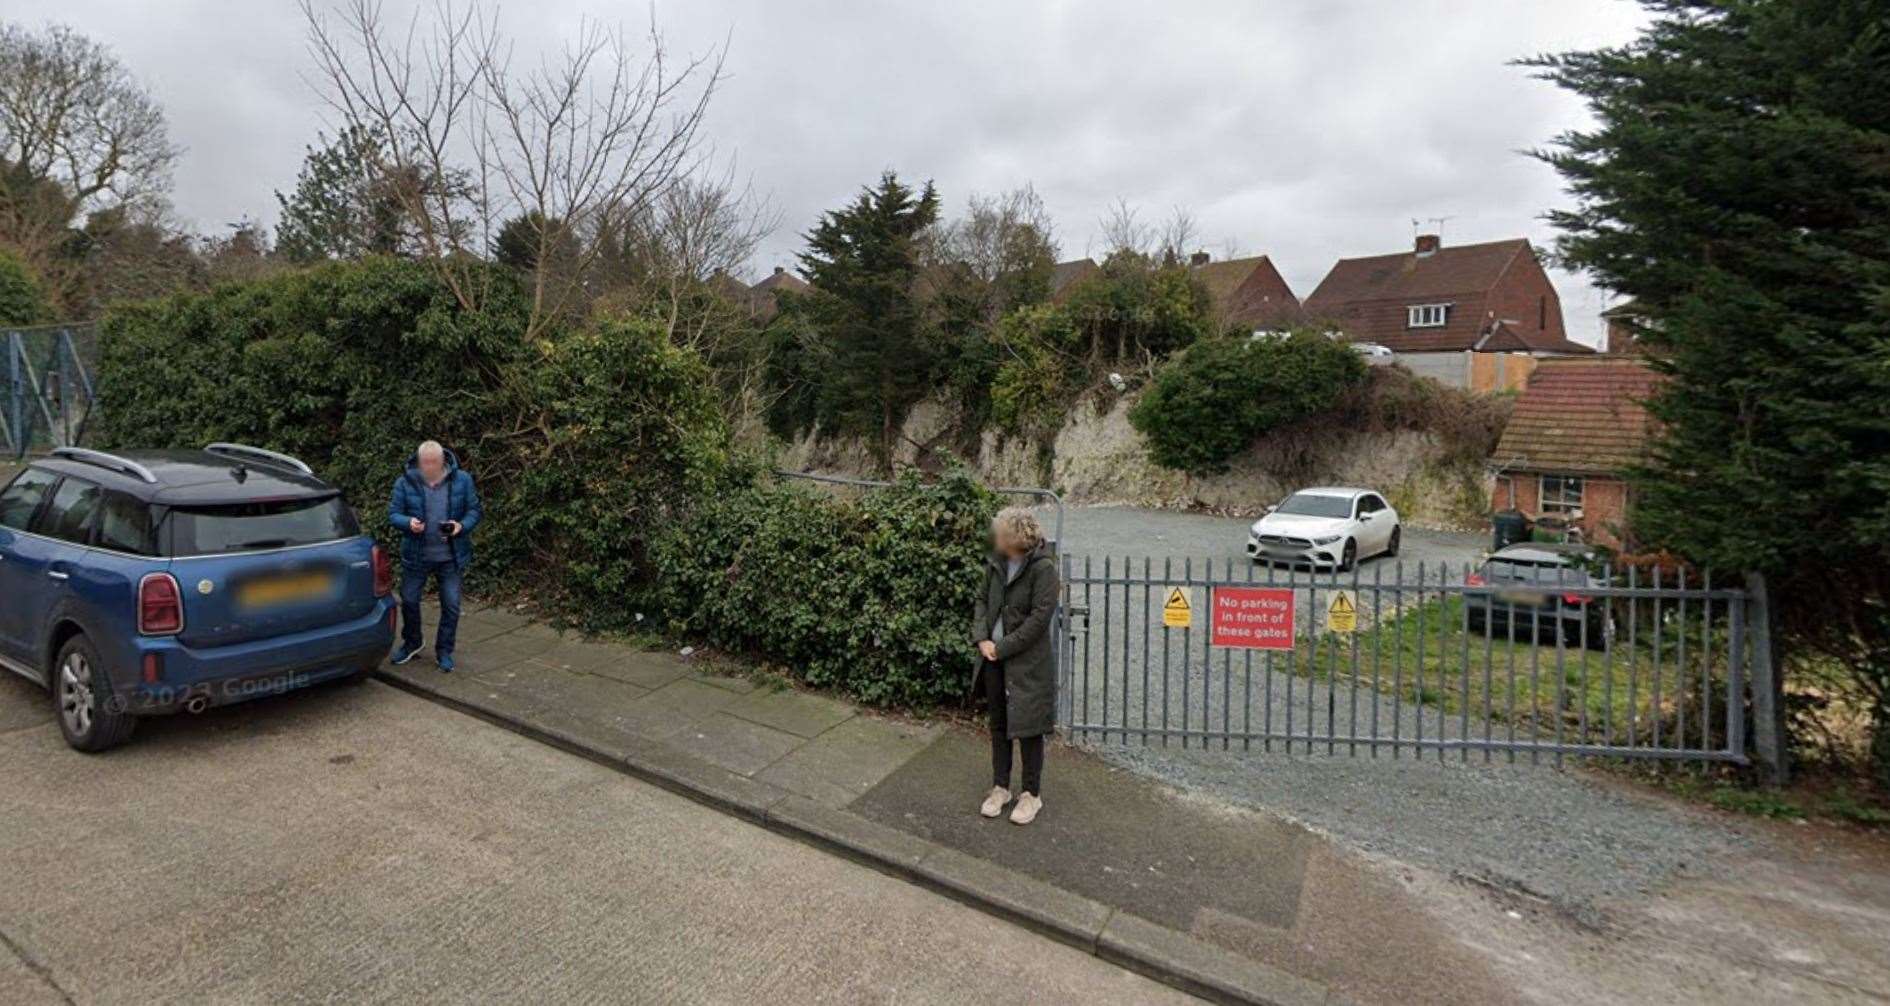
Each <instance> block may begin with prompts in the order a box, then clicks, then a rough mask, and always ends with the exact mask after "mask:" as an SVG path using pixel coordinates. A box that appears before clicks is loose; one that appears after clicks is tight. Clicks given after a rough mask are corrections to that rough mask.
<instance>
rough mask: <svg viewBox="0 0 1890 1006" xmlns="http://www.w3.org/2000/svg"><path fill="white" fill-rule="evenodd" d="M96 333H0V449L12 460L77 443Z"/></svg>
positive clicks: (65, 329)
mask: <svg viewBox="0 0 1890 1006" xmlns="http://www.w3.org/2000/svg"><path fill="white" fill-rule="evenodd" d="M97 345H98V343H97V335H96V332H95V330H94V329H93V328H92V326H90V325H49V326H42V327H39V328H15V329H5V330H0V351H3V352H4V354H5V355H4V358H3V359H0V380H4V381H6V389H7V392H6V399H5V401H4V402H3V403H0V406H3V408H0V449H4V451H5V453H6V455H9V456H11V457H13V458H16V459H17V458H21V457H24V456H25V455H26V453H27V452H28V451H45V450H51V449H52V448H54V447H69V446H72V445H74V444H77V443H78V442H79V440H80V439H81V437H82V436H83V434H84V431H85V424H86V419H87V418H88V416H89V415H90V413H91V410H92V400H93V390H94V389H93V384H92V375H93V373H94V371H95V366H94V365H95V362H96V360H97V352H96V350H97Z"/></svg>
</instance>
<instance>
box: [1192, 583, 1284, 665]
mask: <svg viewBox="0 0 1890 1006" xmlns="http://www.w3.org/2000/svg"><path fill="white" fill-rule="evenodd" d="M1208 610H1209V611H1211V612H1213V615H1212V618H1213V621H1212V622H1210V623H1209V625H1210V627H1211V629H1212V635H1211V636H1210V637H1209V638H1210V641H1211V642H1212V643H1213V644H1214V645H1215V646H1231V647H1237V648H1241V649H1248V650H1290V649H1292V648H1293V624H1294V623H1293V590H1292V588H1290V587H1283V588H1282V587H1215V588H1214V598H1213V601H1212V602H1211V603H1210V604H1209V605H1208Z"/></svg>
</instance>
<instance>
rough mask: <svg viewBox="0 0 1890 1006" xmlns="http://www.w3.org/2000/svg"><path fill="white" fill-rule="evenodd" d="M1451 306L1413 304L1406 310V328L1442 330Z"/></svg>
mask: <svg viewBox="0 0 1890 1006" xmlns="http://www.w3.org/2000/svg"><path fill="white" fill-rule="evenodd" d="M1449 311H1450V305H1449V304H1413V305H1411V306H1410V307H1407V308H1405V309H1404V324H1405V327H1406V328H1442V327H1443V324H1444V315H1446V314H1447V313H1449Z"/></svg>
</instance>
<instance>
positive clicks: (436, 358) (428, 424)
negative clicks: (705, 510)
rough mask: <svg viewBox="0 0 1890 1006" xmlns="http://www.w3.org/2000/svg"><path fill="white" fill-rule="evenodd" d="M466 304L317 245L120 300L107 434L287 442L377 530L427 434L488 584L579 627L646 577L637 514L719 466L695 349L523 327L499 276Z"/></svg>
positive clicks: (641, 327)
mask: <svg viewBox="0 0 1890 1006" xmlns="http://www.w3.org/2000/svg"><path fill="white" fill-rule="evenodd" d="M485 281H486V282H487V283H488V284H489V286H490V291H491V293H490V296H489V297H488V298H487V302H486V304H485V307H484V309H483V310H481V311H479V312H476V313H474V312H467V311H464V310H462V309H461V308H460V307H459V305H458V303H457V301H455V299H454V298H453V297H452V296H451V295H450V294H449V293H448V291H447V290H446V289H445V288H444V287H443V286H442V285H441V284H440V282H439V281H438V279H437V277H436V275H435V273H434V271H433V270H431V269H429V268H427V267H426V266H425V265H424V264H419V263H412V262H401V261H395V260H391V259H369V260H365V261H361V262H354V263H335V264H330V265H325V266H321V267H319V268H315V269H311V270H307V271H302V272H296V273H290V274H285V275H281V276H276V277H271V278H268V279H264V280H259V281H255V282H251V283H244V284H235V285H230V286H224V287H219V288H217V289H215V290H213V291H211V292H210V293H207V294H194V295H191V294H185V295H178V296H174V297H170V298H167V299H164V300H159V301H151V302H146V303H142V304H135V305H130V306H126V307H122V308H118V309H115V310H113V311H112V312H111V313H109V314H108V315H107V316H106V318H105V319H104V322H103V324H102V330H101V352H102V358H101V361H100V380H99V388H100V398H99V407H98V411H97V413H96V415H97V416H98V420H97V421H98V423H99V425H98V427H97V429H96V432H97V435H98V438H99V440H100V441H101V443H102V444H103V445H105V446H123V447H198V446H202V445H203V444H204V443H207V442H209V441H212V440H236V441H243V442H247V443H253V444H256V445H258V446H266V447H271V448H275V449H279V450H284V451H288V452H290V453H293V454H296V455H298V456H300V457H303V458H304V459H306V460H308V461H309V462H310V463H311V464H313V465H315V466H316V467H317V468H318V470H319V471H320V472H321V473H322V475H323V477H324V478H327V479H329V480H330V481H332V482H334V483H335V484H337V485H338V486H340V487H341V488H342V490H343V492H344V493H345V494H346V496H347V498H348V500H349V502H350V503H352V504H353V505H354V506H355V507H356V508H357V509H358V510H359V511H360V512H361V514H362V516H363V519H364V523H365V524H366V525H367V526H368V527H370V528H375V529H377V530H378V532H379V533H380V534H381V535H382V537H383V538H384V539H387V540H389V541H390V543H391V538H392V535H393V532H392V531H391V529H389V528H387V527H386V526H385V525H386V521H385V520H384V519H383V515H384V514H385V513H386V507H387V495H388V490H389V487H390V486H391V485H392V484H393V481H394V479H395V478H396V477H397V476H398V474H399V473H400V471H401V470H402V468H403V466H404V465H405V463H406V460H407V457H408V456H409V454H410V453H411V452H412V451H413V447H414V445H415V444H416V443H418V442H419V441H420V440H422V439H426V438H428V437H431V438H434V439H438V440H440V441H441V442H443V443H445V444H446V445H447V446H448V447H449V448H451V449H452V450H453V451H454V452H455V453H457V454H458V455H459V458H460V462H461V463H462V464H463V465H465V466H466V468H467V469H468V470H469V471H471V472H472V473H473V475H474V476H475V477H476V478H477V479H478V480H479V483H480V492H481V495H482V497H483V498H484V503H485V510H486V517H487V523H486V524H485V526H484V527H483V528H482V529H481V530H480V532H479V536H478V548H477V558H476V560H475V561H476V562H477V563H478V564H479V567H480V572H481V573H483V574H484V576H482V580H484V582H485V583H486V584H487V585H491V586H504V587H512V588H517V589H523V590H530V591H533V592H535V593H537V594H538V595H540V597H541V598H542V599H543V600H546V601H548V602H550V603H551V604H552V605H553V606H554V607H555V608H556V609H559V610H563V611H565V612H568V613H570V614H573V615H574V616H576V617H577V618H578V619H579V620H580V621H583V622H585V623H587V624H591V625H611V624H617V623H620V622H621V621H622V619H623V618H624V616H625V613H626V612H627V611H628V610H630V607H631V605H633V604H634V603H635V601H636V600H637V599H638V595H639V594H642V593H645V592H647V591H648V569H647V567H646V566H645V561H646V558H645V557H646V554H647V536H648V529H649V528H651V527H654V526H656V525H657V524H660V523H661V522H662V521H663V520H664V519H666V515H667V513H668V512H670V510H672V509H674V508H676V507H677V506H679V505H680V503H681V502H682V501H683V500H684V499H685V498H686V497H687V496H688V495H689V494H690V493H692V492H694V491H698V490H700V489H701V488H702V486H703V485H705V484H708V483H711V482H712V481H713V480H714V479H715V478H717V477H719V476H718V475H717V473H716V470H717V469H718V468H719V467H720V462H721V461H723V460H724V459H725V457H726V431H725V429H724V427H723V425H722V421H721V418H720V415H719V413H718V412H717V410H716V408H715V399H714V394H713V391H712V389H711V388H710V387H709V385H708V381H707V377H706V374H705V372H704V369H703V367H702V364H701V363H700V361H699V360H697V359H696V358H695V357H694V356H693V355H692V354H688V353H685V352H683V351H680V350H677V349H674V348H672V347H671V346H670V345H669V344H668V342H667V341H666V340H665V339H664V338H663V336H662V334H661V333H660V332H659V331H657V330H656V329H655V328H654V327H653V326H650V325H646V324H640V323H639V324H625V323H617V324H601V325H598V326H595V327H593V328H590V329H587V330H584V331H580V332H575V333H557V332H554V333H552V337H550V338H548V339H545V340H541V341H537V342H533V343H530V344H527V343H526V342H524V341H523V337H522V334H523V332H524V331H525V321H526V317H527V315H528V305H527V303H526V300H525V297H524V295H523V293H522V291H521V290H520V288H519V286H518V284H517V280H516V279H515V278H513V277H512V276H510V275H509V274H507V273H505V272H503V271H501V270H496V269H495V270H493V271H492V272H490V273H489V274H487V276H486V277H485Z"/></svg>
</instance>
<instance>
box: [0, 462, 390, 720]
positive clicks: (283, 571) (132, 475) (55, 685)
mask: <svg viewBox="0 0 1890 1006" xmlns="http://www.w3.org/2000/svg"><path fill="white" fill-rule="evenodd" d="M392 588H393V568H392V565H391V563H390V562H389V559H388V557H387V556H386V555H384V554H383V553H382V551H381V549H380V548H379V547H377V546H376V545H375V544H374V542H373V540H372V539H370V538H368V537H366V536H364V535H363V534H362V533H361V527H360V525H359V523H358V522H357V520H356V518H355V515H354V513H353V511H352V510H351V509H350V508H349V507H348V505H347V504H346V503H345V502H343V500H342V498H341V493H340V491H339V490H337V489H336V488H334V487H333V486H331V485H329V484H327V483H326V482H323V481H322V480H320V479H318V478H316V477H315V476H314V475H313V474H312V473H311V472H310V471H309V467H308V466H307V465H305V464H303V463H302V462H300V461H298V460H296V459H294V458H292V457H288V456H287V455H283V454H277V453H275V452H272V451H265V450H261V449H259V448H255V447H246V446H243V445H241V444H211V445H210V446H208V447H206V448H204V449H203V450H201V451H139V452H130V453H125V454H106V453H102V452H99V451H91V450H83V449H79V448H61V449H59V450H56V451H54V452H53V454H52V456H50V457H48V458H44V459H41V460H37V461H34V462H33V463H32V464H31V465H30V466H29V467H27V468H26V469H25V470H23V471H21V472H20V473H19V474H18V475H17V476H15V477H14V479H13V480H12V482H10V483H8V484H7V486H6V488H5V489H4V490H0V666H5V667H7V668H9V669H11V670H13V671H16V672H18V673H20V674H23V675H25V676H26V677H28V678H30V679H32V680H34V681H37V682H39V683H40V684H42V685H45V686H46V687H47V688H48V689H49V690H50V691H51V692H52V697H53V704H54V706H55V707H56V709H57V711H58V714H59V726H60V729H61V730H63V731H64V732H65V736H66V742H67V743H68V744H70V745H72V746H73V747H74V748H77V749H79V750H81V751H103V750H105V749H106V748H109V747H112V746H113V745H116V744H119V743H121V742H122V741H124V740H125V738H126V737H128V736H130V734H131V729H132V727H133V726H134V725H135V724H136V723H137V718H138V717H140V716H151V715H160V714H164V713H173V712H176V711H178V710H185V711H188V712H201V711H203V710H204V709H207V708H209V707H211V706H216V705H224V704H227V703H231V702H240V701H242V700H244V699H249V698H254V697H256V696H260V695H269V694H275V693H279V692H283V691H288V690H290V689H294V688H299V687H302V686H305V685H310V684H314V683H316V682H319V681H325V680H329V679H332V678H343V677H348V676H351V675H362V674H365V673H366V671H367V670H368V669H370V668H372V667H373V666H374V665H376V664H378V663H379V662H380V661H381V659H382V658H383V657H385V656H386V655H387V651H388V648H389V647H390V646H392V645H393V640H394V627H395V626H394V620H395V618H396V617H397V615H396V612H397V611H398V606H397V605H396V604H395V603H394V601H393V599H392V598H391V597H390V596H389V595H390V594H391V593H392Z"/></svg>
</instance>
